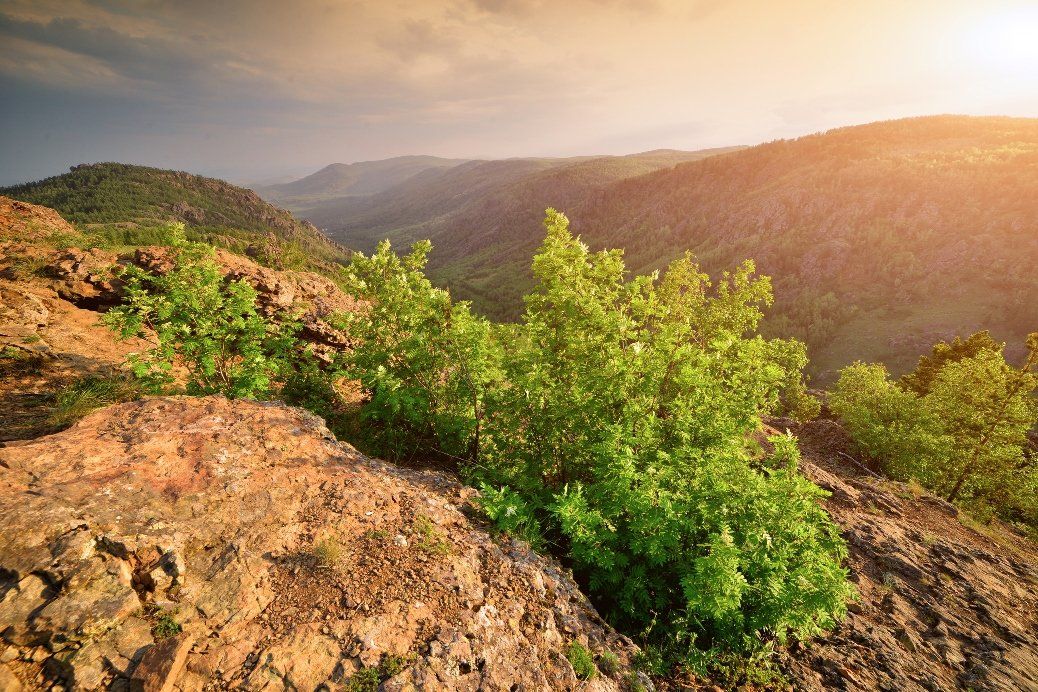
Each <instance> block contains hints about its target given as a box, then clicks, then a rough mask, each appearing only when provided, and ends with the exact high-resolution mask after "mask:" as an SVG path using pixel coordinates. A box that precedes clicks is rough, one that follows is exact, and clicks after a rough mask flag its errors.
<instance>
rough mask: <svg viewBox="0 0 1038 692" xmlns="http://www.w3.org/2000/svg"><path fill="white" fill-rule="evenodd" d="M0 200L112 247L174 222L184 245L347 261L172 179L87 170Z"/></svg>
mask: <svg viewBox="0 0 1038 692" xmlns="http://www.w3.org/2000/svg"><path fill="white" fill-rule="evenodd" d="M0 194H4V195H7V196H10V197H13V198H14V199H19V200H23V201H26V202H32V203H33V204H40V205H44V206H47V207H51V208H53V209H55V210H57V211H58V212H60V213H61V214H62V215H63V216H64V217H65V218H66V219H68V220H69V221H70V222H72V223H74V224H77V225H79V226H81V227H84V228H87V229H89V230H91V231H93V232H95V233H98V234H101V235H103V237H104V238H105V239H107V240H109V241H111V242H113V243H115V244H123V245H141V244H149V243H152V242H155V241H156V240H157V238H158V236H157V235H156V233H155V230H154V229H157V228H161V227H162V226H164V225H165V224H167V223H168V222H170V221H180V222H183V223H184V224H185V225H186V226H187V227H188V231H189V235H191V236H192V237H195V238H197V239H201V240H206V241H207V242H212V243H214V244H219V245H222V246H226V247H229V248H230V249H234V250H243V249H244V248H245V247H246V246H248V245H249V244H255V243H257V242H260V241H264V240H266V239H274V240H276V241H278V242H279V244H281V245H282V246H283V247H282V248H279V249H281V250H286V251H289V252H293V251H294V252H298V253H303V254H305V255H306V256H307V257H308V258H311V259H316V260H323V261H338V260H341V259H343V258H344V257H345V256H346V255H347V252H346V251H345V250H344V249H343V248H341V247H339V246H338V245H336V244H335V243H333V242H331V241H329V240H328V238H326V237H325V236H324V235H322V234H321V232H320V231H318V230H317V228H315V227H314V226H313V225H312V224H309V223H306V222H301V221H298V220H296V219H295V218H293V217H292V215H291V214H290V213H289V212H287V211H285V210H284V209H279V208H277V207H275V206H273V205H271V204H268V203H267V202H264V201H263V200H262V199H261V198H260V197H259V195H257V194H256V193H255V192H253V191H252V190H246V189H245V188H241V187H237V186H235V185H231V184H230V183H227V182H224V181H222V180H217V179H215V178H205V177H202V176H198V175H192V174H190V173H183V172H180V171H168V170H163V169H159V168H149V167H146V166H133V165H128V164H121V163H97V164H87V165H80V166H74V167H73V168H72V169H71V170H70V171H69V172H68V173H65V174H64V175H58V176H54V177H52V178H47V179H45V180H41V181H37V182H32V183H26V184H24V185H16V186H13V187H8V188H3V189H0Z"/></svg>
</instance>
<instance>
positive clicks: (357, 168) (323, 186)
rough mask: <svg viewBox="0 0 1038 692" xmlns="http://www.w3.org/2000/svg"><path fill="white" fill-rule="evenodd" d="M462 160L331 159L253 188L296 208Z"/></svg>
mask: <svg viewBox="0 0 1038 692" xmlns="http://www.w3.org/2000/svg"><path fill="white" fill-rule="evenodd" d="M462 163H465V159H443V158H439V157H436V156H397V157H395V158H391V159H383V160H381V161H361V162H358V163H333V164H331V165H328V166H325V167H324V168H322V169H321V170H319V171H317V172H316V173H313V174H311V175H308V176H306V177H305V178H300V179H299V180H294V181H292V182H288V183H283V184H279V185H266V186H262V187H257V188H256V191H257V192H258V193H259V194H260V195H262V196H263V197H264V198H265V199H269V200H270V201H272V202H274V203H276V204H281V205H283V206H285V207H287V208H288V209H291V210H293V211H299V210H302V209H306V208H308V207H309V206H312V205H313V204H315V203H318V202H321V201H325V200H328V199H336V198H341V197H353V196H364V195H373V194H375V193H377V192H382V191H383V190H387V189H389V188H391V187H395V186H396V185H399V184H400V183H402V182H404V181H405V180H407V179H408V178H411V177H413V176H415V175H418V174H419V173H422V172H423V171H428V170H433V171H443V170H447V169H449V168H453V167H454V166H458V165H460V164H462Z"/></svg>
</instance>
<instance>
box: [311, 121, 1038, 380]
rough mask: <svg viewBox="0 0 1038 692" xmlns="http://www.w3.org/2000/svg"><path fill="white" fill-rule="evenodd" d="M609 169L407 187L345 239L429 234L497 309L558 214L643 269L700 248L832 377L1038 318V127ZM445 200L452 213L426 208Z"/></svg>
mask: <svg viewBox="0 0 1038 692" xmlns="http://www.w3.org/2000/svg"><path fill="white" fill-rule="evenodd" d="M602 166H603V164H602V163H601V160H596V161H593V162H586V163H582V164H578V165H575V166H571V167H568V168H564V169H557V170H551V171H540V172H538V173H537V174H536V175H529V176H523V177H522V178H521V179H519V180H516V181H515V182H512V183H510V184H508V185H502V186H500V187H497V188H494V190H492V193H491V194H483V195H479V196H478V199H475V200H472V201H471V202H470V203H468V204H465V205H453V206H452V205H451V201H452V198H451V197H450V196H449V195H452V194H454V189H453V188H448V189H447V191H446V192H447V194H445V193H444V192H441V191H437V190H435V189H426V190H423V191H422V194H424V195H427V196H428V195H436V194H440V195H443V196H442V197H440V198H438V200H433V199H426V200H425V201H424V204H425V208H419V207H417V206H416V205H415V203H414V202H413V199H414V194H413V192H412V191H411V190H399V189H397V190H393V191H389V192H387V193H383V195H381V196H379V198H378V207H377V208H376V209H372V210H371V213H370V215H368V216H365V215H363V214H353V215H352V216H351V217H349V219H348V223H347V225H346V228H345V229H344V230H341V229H340V230H332V231H331V233H332V234H333V236H334V237H336V238H339V239H341V240H344V241H345V242H348V243H356V245H357V246H358V247H360V248H365V247H368V246H369V245H370V243H371V241H372V240H373V239H375V238H376V237H382V236H388V237H390V238H392V239H393V240H394V241H397V242H407V241H409V240H412V239H414V238H417V237H429V238H431V239H432V240H433V243H434V246H435V248H434V251H433V254H432V256H431V259H430V269H431V273H432V275H433V276H434V278H435V279H437V280H438V281H439V282H440V283H442V284H447V285H449V286H450V287H451V289H452V290H453V291H454V292H455V294H457V295H458V296H460V297H462V298H467V299H471V300H473V301H474V302H475V303H476V305H477V307H479V308H480V309H481V310H483V311H485V312H487V313H488V314H490V315H492V316H495V317H514V316H515V315H517V314H518V311H519V310H520V309H521V300H520V297H521V295H522V294H523V293H524V292H525V291H526V290H527V289H528V288H529V286H530V285H531V279H530V276H529V274H528V270H527V267H528V266H529V260H530V257H531V255H532V254H533V250H534V249H535V248H536V247H537V245H538V243H539V242H540V239H541V228H540V225H539V220H540V219H541V218H542V216H543V209H544V207H547V206H555V207H556V208H559V209H562V210H564V211H566V212H567V214H568V215H569V216H570V218H571V219H572V221H573V227H574V229H575V230H577V231H578V232H579V233H581V234H582V236H583V238H584V239H585V240H586V241H587V242H589V243H590V244H591V245H593V246H594V247H623V248H625V249H626V258H627V264H628V268H629V269H631V270H632V272H637V273H641V272H644V271H647V270H650V269H654V268H659V267H663V266H665V265H666V263H667V262H668V261H669V260H671V259H672V258H674V257H676V256H678V255H679V254H681V253H683V252H684V251H685V250H686V249H691V250H692V251H694V252H695V253H696V254H697V255H698V256H699V258H700V260H701V261H702V262H703V264H704V265H705V267H706V268H707V269H708V270H709V271H710V272H711V273H716V272H718V271H720V270H723V269H727V268H731V267H732V266H733V265H735V264H736V263H738V262H740V261H742V260H743V259H746V258H752V259H754V260H756V261H757V264H758V268H759V269H760V270H761V271H762V272H763V273H765V274H768V275H770V276H772V277H773V279H774V284H775V294H776V299H777V304H776V306H775V308H774V309H773V311H772V317H771V319H770V320H769V323H768V328H769V329H770V330H771V331H772V332H774V333H778V334H784V335H794V336H798V337H800V338H802V339H805V340H806V341H807V342H808V345H809V347H810V351H811V355H812V360H813V369H814V372H815V374H816V375H819V374H821V375H825V376H827V377H828V376H831V374H832V371H833V370H834V369H836V368H838V367H841V366H843V365H846V364H847V363H850V362H852V361H854V360H856V359H863V360H882V361H884V362H886V363H888V364H889V365H891V366H892V367H894V368H895V369H903V368H905V367H907V366H908V365H911V364H913V363H914V361H915V359H916V358H917V357H918V355H919V354H920V353H922V352H923V351H925V350H926V349H927V348H928V347H929V345H930V344H932V343H933V342H934V341H936V340H937V339H939V338H946V337H948V336H951V335H953V334H957V333H963V332H971V331H975V330H977V329H981V328H986V329H990V330H991V331H992V333H993V334H995V335H996V336H997V337H998V338H1001V339H1006V340H1009V341H1010V342H1011V345H1018V344H1019V343H1022V337H1023V335H1025V334H1026V333H1027V332H1028V331H1029V330H1033V329H1034V328H1035V327H1036V326H1038V272H1035V271H1034V267H1035V266H1038V120H1035V119H1020V118H970V117H957V116H940V117H931V118H918V119H908V120H900V121H893V122H882V123H874V124H871V125H863V126H857V127H849V128H844V129H839V130H833V131H830V132H826V133H821V134H817V135H812V136H808V137H802V138H799V139H795V140H781V141H776V142H771V143H768V144H763V145H760V146H756V147H752V148H749V149H745V150H742V151H736V152H734V153H728V154H726V155H724V156H715V157H708V158H705V159H704V160H701V161H693V162H688V163H683V164H680V165H678V166H676V167H674V168H672V169H671V168H668V169H664V170H658V171H656V172H650V173H648V174H647V175H642V176H638V177H631V176H623V175H620V176H617V177H619V178H621V179H619V180H612V181H610V180H608V178H609V175H608V174H603V175H601V176H600V177H597V178H596V177H595V173H596V172H602V170H603V168H602ZM585 175H588V176H591V178H592V179H591V180H590V182H589V181H587V180H584V176H585ZM602 183H605V184H602ZM437 204H440V205H442V206H444V207H448V206H450V207H451V209H452V211H451V213H450V214H444V213H443V212H440V210H436V211H438V212H439V213H429V212H428V211H427V208H431V207H434V206H435V205H437ZM401 207H407V208H409V209H411V213H410V214H409V215H406V216H403V215H402V216H398V217H393V216H392V215H390V214H388V213H387V212H388V211H390V210H394V209H397V208H401ZM375 219H386V220H385V221H384V222H382V223H377V222H375V221H374V220H375ZM321 221H327V219H322V220H321ZM319 222H320V221H319ZM329 228H334V227H332V226H329Z"/></svg>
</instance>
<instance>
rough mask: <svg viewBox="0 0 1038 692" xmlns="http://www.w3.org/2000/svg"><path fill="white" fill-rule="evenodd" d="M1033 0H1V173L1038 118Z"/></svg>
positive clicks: (462, 154)
mask: <svg viewBox="0 0 1038 692" xmlns="http://www.w3.org/2000/svg"><path fill="white" fill-rule="evenodd" d="M1035 37H1038V0H968V1H967V0H865V1H862V0H789V1H784V0H442V1H439V0H424V1H423V0H411V1H409V2H403V1H395V0H381V1H377V2H369V1H361V0H297V1H293V0H175V1H167V0H62V1H58V0H0V185H3V184H11V183H15V182H21V181H25V180H32V179H38V178H42V177H46V176H49V175H57V174H60V173H62V172H64V171H66V170H67V169H68V167H69V166H71V165H74V164H78V163H88V162H94V161H123V162H130V163H141V164H147V165H154V166H161V167H165V168H177V169H181V170H187V171H191V172H197V173H204V174H207V175H216V176H220V177H226V178H229V179H231V180H234V181H237V182H255V181H261V180H265V179H270V178H274V177H280V176H301V175H304V174H307V173H310V172H313V171H314V170H316V169H318V168H320V167H322V166H324V165H327V164H329V163H333V162H344V163H348V162H352V161H362V160H372V159H380V158H387V157H390V156H399V155H405V154H433V155H439V156H449V157H459V158H500V157H513V156H573V155H588V154H623V153H632V152H636V151H645V150H649V149H656V148H676V149H700V148H705V147H713V146H725V145H732V144H754V143H758V142H762V141H768V140H772V139H777V138H782V137H793V136H799V135H803V134H808V133H811V132H815V131H820V130H825V129H829V128H833V127H839V126H844V125H852V124H859V123H865V122H871V121H875V120H884V119H889V118H897V117H906V116H914V115H928V114H936V113H962V114H975V115H986V114H991V115H995V114H999V115H1016V116H1028V117H1036V116H1038V39H1036V38H1035Z"/></svg>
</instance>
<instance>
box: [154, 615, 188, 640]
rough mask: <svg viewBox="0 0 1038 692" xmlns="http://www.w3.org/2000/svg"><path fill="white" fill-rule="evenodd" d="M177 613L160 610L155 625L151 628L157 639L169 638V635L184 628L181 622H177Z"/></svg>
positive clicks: (175, 633) (171, 635)
mask: <svg viewBox="0 0 1038 692" xmlns="http://www.w3.org/2000/svg"><path fill="white" fill-rule="evenodd" d="M175 615H176V614H175V613H171V612H160V613H159V614H158V617H157V619H156V620H155V625H154V626H153V627H152V628H151V633H152V635H154V637H155V639H168V638H169V637H173V636H176V635H178V634H180V630H181V629H182V628H181V626H180V623H179V622H177V620H176V617H175Z"/></svg>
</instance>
